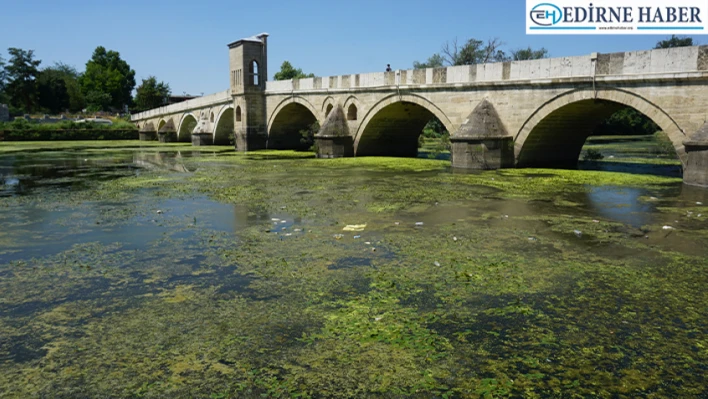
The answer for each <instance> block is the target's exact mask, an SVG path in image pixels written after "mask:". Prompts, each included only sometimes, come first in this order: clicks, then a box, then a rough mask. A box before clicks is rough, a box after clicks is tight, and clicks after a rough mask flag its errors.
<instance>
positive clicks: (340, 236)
mask: <svg viewBox="0 0 708 399" xmlns="http://www.w3.org/2000/svg"><path fill="white" fill-rule="evenodd" d="M333 237H334V238H336V239H337V240H341V239H342V238H344V234H335V235H334V236H333Z"/></svg>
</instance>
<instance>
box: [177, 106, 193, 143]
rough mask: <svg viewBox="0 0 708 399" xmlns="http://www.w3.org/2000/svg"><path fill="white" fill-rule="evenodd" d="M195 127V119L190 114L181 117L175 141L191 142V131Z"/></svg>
mask: <svg viewBox="0 0 708 399" xmlns="http://www.w3.org/2000/svg"><path fill="white" fill-rule="evenodd" d="M195 127H197V117H196V116H194V114H192V113H191V112H188V113H186V114H184V115H182V118H181V119H180V120H179V127H178V128H177V141H192V131H194V128H195Z"/></svg>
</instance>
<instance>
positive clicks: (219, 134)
mask: <svg viewBox="0 0 708 399" xmlns="http://www.w3.org/2000/svg"><path fill="white" fill-rule="evenodd" d="M233 134H234V109H233V108H228V109H227V110H225V111H224V112H222V113H221V116H219V120H218V121H217V123H216V129H215V130H214V144H217V145H225V144H229V141H230V139H231V137H232V136H233Z"/></svg>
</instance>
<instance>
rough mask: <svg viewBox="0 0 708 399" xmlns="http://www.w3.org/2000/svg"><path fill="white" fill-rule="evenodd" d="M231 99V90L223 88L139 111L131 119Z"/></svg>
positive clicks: (204, 106)
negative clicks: (189, 98) (223, 89)
mask: <svg viewBox="0 0 708 399" xmlns="http://www.w3.org/2000/svg"><path fill="white" fill-rule="evenodd" d="M230 101H232V97H231V91H230V90H225V91H220V92H218V93H214V94H209V95H207V96H202V97H197V98H193V99H191V100H187V101H182V102H179V103H176V104H170V105H166V106H164V107H159V108H153V109H151V110H148V111H144V112H139V113H137V114H133V115H132V116H131V119H132V120H141V119H148V118H153V117H157V116H162V115H167V114H173V113H177V112H184V111H189V110H193V109H198V108H206V107H209V106H211V105H215V104H219V103H226V102H230Z"/></svg>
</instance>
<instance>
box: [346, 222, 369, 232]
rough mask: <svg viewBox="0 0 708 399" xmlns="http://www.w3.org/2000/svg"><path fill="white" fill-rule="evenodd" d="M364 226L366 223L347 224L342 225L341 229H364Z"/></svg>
mask: <svg viewBox="0 0 708 399" xmlns="http://www.w3.org/2000/svg"><path fill="white" fill-rule="evenodd" d="M365 228H366V223H364V224H348V225H346V226H344V228H343V229H342V230H344V231H364V229H365Z"/></svg>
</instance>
